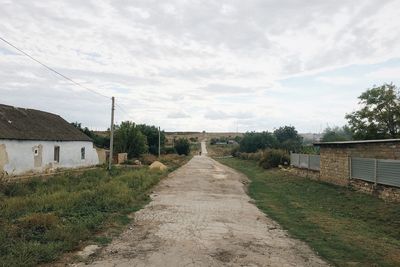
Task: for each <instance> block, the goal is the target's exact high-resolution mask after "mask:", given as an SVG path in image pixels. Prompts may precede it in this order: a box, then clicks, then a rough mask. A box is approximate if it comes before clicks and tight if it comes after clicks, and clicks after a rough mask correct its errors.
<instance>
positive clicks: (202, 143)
mask: <svg viewBox="0 0 400 267" xmlns="http://www.w3.org/2000/svg"><path fill="white" fill-rule="evenodd" d="M201 155H203V156H205V155H207V146H206V141H201Z"/></svg>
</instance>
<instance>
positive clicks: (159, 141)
mask: <svg viewBox="0 0 400 267" xmlns="http://www.w3.org/2000/svg"><path fill="white" fill-rule="evenodd" d="M160 154H161V128H160V126H158V157H160Z"/></svg>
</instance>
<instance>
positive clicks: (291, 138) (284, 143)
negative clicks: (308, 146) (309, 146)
mask: <svg viewBox="0 0 400 267" xmlns="http://www.w3.org/2000/svg"><path fill="white" fill-rule="evenodd" d="M274 135H275V137H276V139H277V140H278V142H279V145H278V146H279V148H282V149H285V150H286V151H298V150H299V149H300V148H301V144H302V142H303V137H301V136H300V135H299V134H298V133H297V130H296V128H294V126H283V127H279V128H278V129H276V130H275V131H274Z"/></svg>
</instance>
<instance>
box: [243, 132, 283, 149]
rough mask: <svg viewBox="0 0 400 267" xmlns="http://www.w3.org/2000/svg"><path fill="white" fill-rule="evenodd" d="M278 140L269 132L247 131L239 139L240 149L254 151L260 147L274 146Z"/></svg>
mask: <svg viewBox="0 0 400 267" xmlns="http://www.w3.org/2000/svg"><path fill="white" fill-rule="evenodd" d="M277 145H278V140H277V139H276V137H275V135H273V134H272V133H269V132H261V133H256V132H247V133H245V134H244V136H243V138H242V140H241V141H240V151H241V152H246V153H254V152H256V151H257V150H260V149H266V148H275V147H276V146H277Z"/></svg>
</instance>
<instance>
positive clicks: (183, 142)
mask: <svg viewBox="0 0 400 267" xmlns="http://www.w3.org/2000/svg"><path fill="white" fill-rule="evenodd" d="M174 148H175V150H176V153H178V155H189V153H190V143H189V140H187V139H186V138H179V139H178V140H175V143H174Z"/></svg>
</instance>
